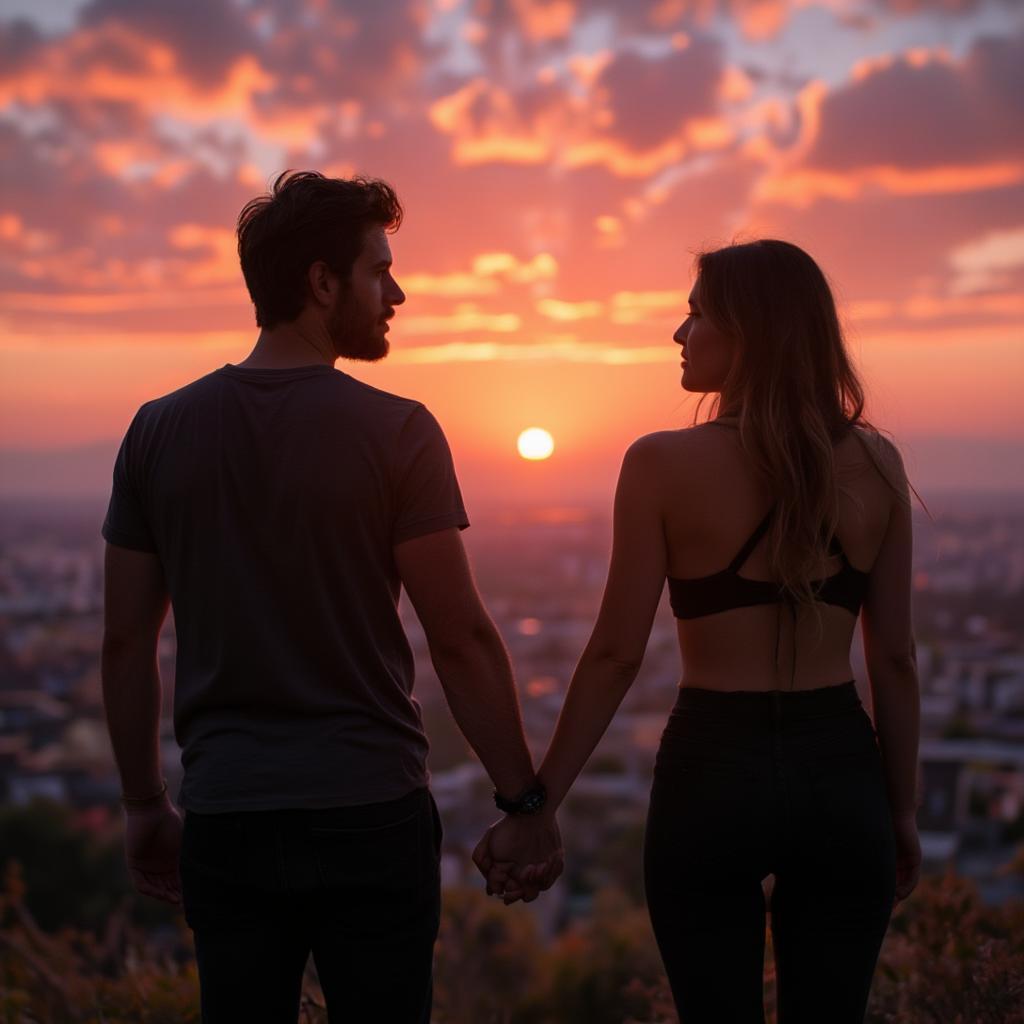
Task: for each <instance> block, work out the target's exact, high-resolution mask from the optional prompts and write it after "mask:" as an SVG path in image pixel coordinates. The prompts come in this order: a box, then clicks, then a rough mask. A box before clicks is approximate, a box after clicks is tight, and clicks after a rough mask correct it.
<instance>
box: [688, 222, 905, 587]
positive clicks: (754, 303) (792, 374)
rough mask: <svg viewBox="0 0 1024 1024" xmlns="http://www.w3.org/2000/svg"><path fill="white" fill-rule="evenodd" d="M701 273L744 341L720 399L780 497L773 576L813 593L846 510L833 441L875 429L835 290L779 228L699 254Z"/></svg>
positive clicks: (706, 296) (714, 312) (712, 310)
mask: <svg viewBox="0 0 1024 1024" xmlns="http://www.w3.org/2000/svg"><path fill="white" fill-rule="evenodd" d="M697 281H698V299H699V303H700V308H701V313H702V315H703V316H706V317H707V318H708V319H709V320H710V321H711V323H712V324H713V325H714V326H715V327H716V328H717V329H718V330H719V331H721V332H722V333H724V334H726V335H727V336H729V337H731V338H732V339H733V340H734V341H735V342H736V344H737V357H736V358H735V359H734V360H733V365H732V367H731V369H730V371H729V374H728V376H727V379H726V381H725V383H724V384H723V387H722V393H721V395H720V396H717V397H716V399H715V403H716V411H719V412H723V413H729V412H735V413H736V414H737V415H738V418H739V435H740V443H741V445H742V446H743V448H744V450H745V451H746V452H747V453H748V455H749V456H750V457H751V458H752V460H753V462H754V465H755V467H756V468H757V470H758V472H759V473H760V474H761V476H762V478H763V479H764V480H765V482H766V484H767V486H768V488H769V490H770V492H771V493H772V495H773V497H774V499H775V513H774V515H773V517H772V522H771V528H770V531H769V534H768V552H769V559H770V565H771V566H772V570H773V576H774V578H775V579H777V580H778V581H779V583H780V586H781V588H782V591H783V594H784V596H786V597H788V598H790V599H791V600H792V601H793V602H794V603H795V604H797V605H808V604H810V603H811V602H812V601H813V598H814V590H813V588H812V586H811V582H812V580H814V579H815V578H816V577H817V576H820V571H819V567H820V566H821V565H822V564H824V560H825V559H826V558H827V554H826V552H827V548H828V545H829V544H830V542H831V540H832V538H833V536H834V535H835V532H836V527H837V525H838V521H839V485H838V482H837V479H836V472H835V454H834V446H835V444H836V442H837V441H838V440H839V439H840V438H841V437H843V436H844V435H845V434H846V433H847V432H848V431H850V430H852V429H853V428H854V427H860V428H861V429H862V430H864V431H866V432H868V434H870V435H874V437H875V438H878V431H877V429H876V428H874V427H873V426H871V424H869V423H868V422H867V421H866V420H865V419H864V415H863V413H864V388H863V386H862V384H861V382H860V379H859V377H858V375H857V372H856V370H855V369H854V367H853V364H852V363H851V361H850V359H849V356H848V355H847V352H846V346H845V344H844V341H843V332H842V329H841V327H840V324H839V317H838V315H837V313H836V306H835V301H834V299H833V297H832V291H831V289H830V288H829V285H828V281H827V280H826V279H825V275H824V274H823V273H822V272H821V270H820V268H819V267H818V265H817V264H816V263H815V262H814V260H813V259H811V257H810V256H808V255H807V253H805V252H804V251H803V250H802V249H800V248H798V247H797V246H795V245H792V244H791V243H789V242H780V241H776V240H774V239H762V240H759V241H754V242H747V243H743V244H739V245H730V246H727V247H725V248H722V249H717V250H713V251H708V252H703V253H701V254H699V255H698V257H697ZM722 403H725V405H724V408H723V407H722ZM860 439H861V440H862V442H863V438H860ZM871 447H873V445H866V444H865V445H864V449H865V451H866V452H867V453H868V455H869V457H870V458H871V459H872V461H873V462H874V464H875V465H876V467H877V468H878V469H879V471H880V472H881V473H882V475H883V477H884V478H885V479H886V481H887V482H888V483H889V484H890V486H892V487H893V489H894V490H896V492H897V494H899V495H900V496H901V498H902V497H903V491H902V489H901V487H900V486H899V481H894V480H893V479H892V478H891V477H892V474H891V473H890V472H887V471H886V470H885V469H884V468H883V466H882V465H880V463H879V460H878V458H877V456H876V455H875V454H874V453H872V452H871V450H870V449H871Z"/></svg>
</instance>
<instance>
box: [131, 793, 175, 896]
mask: <svg viewBox="0 0 1024 1024" xmlns="http://www.w3.org/2000/svg"><path fill="white" fill-rule="evenodd" d="M125 818H126V821H125V835H124V851H125V860H126V861H127V864H128V874H129V875H130V876H131V879H132V884H133V885H134V886H135V888H136V889H137V890H138V891H139V892H140V893H142V894H143V895H144V896H152V897H153V898H154V899H158V900H163V901H164V902H165V903H173V904H175V905H178V904H180V903H181V878H180V876H179V874H178V856H179V854H180V853H181V830H182V823H181V815H180V814H178V811H177V809H176V808H175V806H174V805H173V804H172V803H171V801H170V800H168V799H167V797H166V796H165V797H164V799H163V801H162V802H161V803H158V804H156V805H155V806H153V807H144V808H126V809H125Z"/></svg>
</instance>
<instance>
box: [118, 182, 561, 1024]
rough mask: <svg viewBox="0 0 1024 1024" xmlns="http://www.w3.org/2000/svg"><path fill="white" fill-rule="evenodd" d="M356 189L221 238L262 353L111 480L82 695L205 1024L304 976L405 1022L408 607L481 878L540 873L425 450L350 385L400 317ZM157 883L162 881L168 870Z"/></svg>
mask: <svg viewBox="0 0 1024 1024" xmlns="http://www.w3.org/2000/svg"><path fill="white" fill-rule="evenodd" d="M401 217H402V208H401V206H400V204H399V202H398V199H397V197H396V196H395V193H394V192H393V191H392V189H391V188H390V187H389V186H388V185H386V184H385V183H383V182H380V181H372V180H365V179H355V180H341V179H331V178H325V177H324V176H323V175H321V174H318V173H317V172H313V171H309V172H301V173H291V172H285V173H284V174H282V175H281V176H280V177H279V178H278V179H277V181H276V182H275V184H274V187H273V191H272V193H271V194H269V195H265V196H261V197H259V198H257V199H254V200H253V201H252V202H250V203H249V204H248V205H247V206H246V207H245V208H244V209H243V211H242V213H241V215H240V217H239V222H238V249H239V256H240V260H241V265H242V272H243V275H244V277H245V281H246V284H247V286H248V288H249V294H250V295H251V297H252V301H253V304H254V306H255V311H256V323H257V325H258V326H259V327H260V328H261V333H260V335H259V338H258V340H257V342H256V345H255V347H254V348H253V350H252V352H251V353H250V354H249V356H248V357H247V358H246V359H244V360H243V361H242V362H240V363H238V364H228V365H226V366H224V367H222V368H221V369H219V370H216V371H214V372H212V373H210V374H208V375H206V376H204V377H202V378H200V379H199V380H197V381H194V382H193V383H191V384H189V385H188V386H186V387H184V388H182V389H180V390H178V391H175V392H173V393H172V394H169V395H166V396H164V397H162V398H158V399H156V400H154V401H152V402H148V403H146V404H145V405H143V406H142V408H141V409H140V410H139V411H138V413H137V414H136V416H135V418H134V420H133V421H132V423H131V426H130V427H129V429H128V432H127V434H126V436H125V438H124V441H123V443H122V445H121V449H120V452H119V454H118V457H117V462H116V465H115V469H114V486H113V492H112V496H111V500H110V507H109V510H108V513H107V517H106V520H105V522H104V525H103V535H104V537H105V538H106V540H107V542H108V543H107V549H106V587H105V591H106V592H105V601H106V611H105V629H104V639H103V692H104V702H105V705H106V711H107V720H108V724H109V727H110V733H111V738H112V743H113V748H114V753H115V756H116V759H117V763H118V767H119V770H120V773H121V781H122V785H123V789H124V796H123V798H122V802H123V804H124V806H125V811H126V817H127V824H126V854H127V861H128V866H129V870H130V872H131V875H132V878H133V881H134V883H135V885H136V887H137V888H138V890H139V891H140V892H142V893H145V894H147V895H150V896H154V897H156V898H157V899H163V900H167V901H169V902H172V903H177V902H181V903H182V904H183V907H184V911H185V916H186V920H187V921H188V924H189V926H190V927H191V928H192V930H193V933H194V937H195V946H196V958H197V962H198V966H199V979H200V991H201V1001H202V1012H203V1020H204V1021H208V1022H216V1021H240V1020H244V1021H264V1020H265V1021H275V1022H276V1021H294V1020H296V1018H297V1015H298V1005H299V995H300V987H301V980H302V973H303V969H304V967H305V964H306V961H307V958H308V956H309V954H310V952H312V954H313V957H314V961H315V963H316V967H317V971H318V975H319V978H320V982H321V985H322V987H323V990H324V994H325V997H326V999H327V1004H328V1008H329V1012H330V1013H331V1014H332V1016H333V1015H334V1014H335V1013H337V1014H339V1015H344V1019H351V1020H358V1021H362V1020H387V1021H396V1022H405V1021H408V1022H427V1021H429V1019H430V1004H431V957H432V949H433V943H434V940H435V938H436V935H437V930H438V922H439V901H440V878H439V852H440V840H441V824H440V821H439V819H438V816H437V809H436V806H435V805H434V802H433V798H432V797H431V795H430V791H429V788H428V784H429V775H428V772H427V768H426V753H427V741H426V738H425V736H424V734H423V729H422V724H421V719H420V713H419V705H418V704H417V702H416V701H415V700H414V699H413V698H412V696H411V690H412V684H413V659H412V655H411V651H410V649H409V645H408V642H407V640H406V637H405V634H404V632H403V630H402V627H401V623H400V621H399V617H398V611H397V605H398V598H399V593H400V589H401V587H402V586H404V587H405V589H406V591H407V593H408V595H409V598H410V600H411V601H412V604H413V607H414V608H415V610H416V612H417V614H418V616H419V618H420V621H421V623H422V625H423V628H424V631H425V633H426V637H427V640H428V643H429V646H430V653H431V657H432V660H433V663H434V666H435V668H436V670H437V673H438V676H439V678H440V680H441V683H442V686H443V688H444V691H445V695H446V697H447V699H448V702H449V705H450V707H451V710H452V713H453V715H454V718H455V720H456V722H457V724H458V725H459V727H460V728H461V730H462V731H463V733H464V734H465V736H466V738H467V740H468V741H469V743H470V745H471V746H472V747H473V749H474V750H475V751H476V752H477V754H478V755H479V757H480V759H481V761H482V762H483V764H484V766H485V768H486V769H487V771H488V773H489V774H490V776H491V778H492V780H493V782H494V785H495V790H496V802H498V804H499V806H503V809H504V808H507V809H511V810H512V812H513V814H512V816H511V818H509V819H507V821H508V822H510V823H511V824H508V825H506V824H505V823H502V824H501V825H499V826H496V828H495V829H492V831H491V833H490V834H489V847H488V856H489V857H492V858H493V859H494V861H495V862H496V863H498V864H505V865H507V866H508V870H509V871H511V872H512V873H513V875H515V874H516V873H517V871H516V869H515V868H514V867H513V866H514V865H519V866H524V865H531V864H533V865H537V866H538V869H540V867H541V866H544V870H545V871H546V874H545V875H544V878H543V883H544V884H543V886H542V885H540V884H536V883H534V884H531V883H525V882H524V883H523V884H522V885H519V884H518V883H514V882H513V883H510V885H509V893H512V896H511V897H510V896H509V895H508V894H506V897H505V898H506V901H509V899H510V898H515V897H516V896H522V897H523V898H526V899H530V898H533V897H535V896H536V893H537V890H538V889H539V888H541V887H547V885H549V884H550V883H551V881H553V880H554V877H555V876H556V875H557V873H558V871H560V849H559V837H558V834H557V827H555V826H554V825H553V823H552V822H551V821H550V820H547V819H546V818H545V816H541V815H538V814H535V813H533V816H532V818H531V812H536V811H537V810H539V808H540V807H541V806H542V805H543V790H542V787H539V786H538V785H537V782H536V776H535V774H534V770H533V765H532V762H531V757H530V754H529V751H528V749H527V746H526V743H525V741H524V737H523V731H522V725H521V721H520V716H519V706H518V702H517V699H516V693H515V688H514V684H513V679H512V672H511V667H510V664H509V659H508V655H507V653H506V651H505V648H504V646H503V644H502V642H501V639H500V637H499V636H498V633H497V631H496V629H495V627H494V625H493V623H492V621H491V619H490V618H489V616H488V614H487V612H486V611H485V609H484V607H483V605H482V603H481V601H480V598H479V596H478V594H477V592H476V587H475V584H474V582H473V579H472V576H471V573H470V570H469V566H468V563H467V559H466V555H465V552H464V549H463V546H462V541H461V538H460V530H462V529H464V528H465V527H466V526H467V525H468V519H467V517H466V513H465V510H464V508H463V503H462V498H461V494H460V491H459V486H458V482H457V480H456V476H455V471H454V468H453V465H452V460H451V454H450V452H449V449H448V445H447V442H446V441H445V438H444V435H443V433H442V432H441V428H440V427H439V426H438V424H437V421H436V420H435V419H434V418H433V416H432V415H431V414H430V413H429V412H428V411H427V409H426V408H425V407H424V406H423V405H422V404H420V403H419V402H415V401H410V400H408V399H405V398H399V397H397V396H394V395H390V394H387V393H385V392H383V391H379V390H376V389H374V388H371V387H368V386H367V385H365V384H362V383H360V382H358V381H356V380H355V379H353V378H352V377H350V376H348V375H347V374H345V373H342V372H341V371H339V370H336V369H335V368H334V364H335V362H336V360H337V359H339V358H340V357H344V358H349V359H357V360H366V361H373V360H378V359H381V358H383V357H384V356H385V355H386V354H387V351H388V340H387V332H388V330H389V321H390V320H391V318H392V317H393V316H394V315H395V309H396V307H397V306H399V305H400V304H401V303H402V302H404V301H405V296H404V294H403V293H402V290H401V289H400V288H399V286H398V284H397V283H396V281H395V279H394V277H393V275H392V273H391V262H392V261H391V251H390V247H389V244H388V238H387V233H388V232H389V231H394V230H396V229H397V228H398V226H399V224H400V222H401ZM168 605H171V606H172V607H173V610H174V620H175V629H176V633H177V641H178V655H177V672H176V685H175V694H174V727H175V734H176V737H177V740H178V742H179V744H180V745H181V748H182V764H183V766H184V780H183V783H182V786H181V790H180V792H179V794H178V802H179V804H180V805H181V806H182V807H183V808H184V810H185V817H184V823H183V824H182V820H181V818H180V816H179V814H178V811H177V810H176V809H175V807H174V805H173V804H172V803H171V800H170V799H169V796H168V794H167V791H166V783H164V781H163V780H162V778H161V773H160V768H159V758H158V741H157V732H158V722H159V709H160V678H159V674H158V669H157V660H156V648H157V638H158V634H159V632H160V628H161V625H162V623H163V620H164V618H165V615H166V612H167V609H168ZM179 863H180V874H179Z"/></svg>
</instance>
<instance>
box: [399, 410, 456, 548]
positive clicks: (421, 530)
mask: <svg viewBox="0 0 1024 1024" xmlns="http://www.w3.org/2000/svg"><path fill="white" fill-rule="evenodd" d="M397 463H398V464H397V472H396V474H395V481H396V486H397V501H396V514H395V522H394V527H393V529H392V535H391V538H392V539H391V542H392V544H400V543H401V542H402V541H404V540H411V539H412V538H413V537H419V536H422V535H423V534H425V533H434V532H435V531H437V530H446V529H449V528H450V527H452V526H457V527H458V528H459V529H460V530H464V529H465V528H466V527H467V526H469V519H468V517H467V516H466V509H465V506H464V505H463V503H462V492H461V491H460V490H459V481H458V479H457V478H456V476H455V464H454V463H453V462H452V453H451V450H450V449H449V447H448V441H447V440H446V439H445V436H444V432H443V431H442V430H441V425H440V424H439V423H438V422H437V420H436V419H434V417H433V415H432V414H431V413H430V411H429V410H428V409H427V408H426V407H425V406H422V405H418V406H416V408H415V410H414V411H413V412H412V414H411V415H410V416H409V418H408V419H407V420H406V421H405V424H404V425H403V427H402V430H401V432H400V434H399V439H398V455H397Z"/></svg>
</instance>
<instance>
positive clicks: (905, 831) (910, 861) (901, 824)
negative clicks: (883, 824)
mask: <svg viewBox="0 0 1024 1024" xmlns="http://www.w3.org/2000/svg"><path fill="white" fill-rule="evenodd" d="M892 826H893V831H894V832H895V834H896V903H899V902H900V901H901V900H905V899H906V898H907V897H908V896H909V895H910V894H911V893H912V892H913V891H914V889H915V887H916V886H917V883H918V881H919V880H920V878H921V839H920V837H919V836H918V834H917V819H916V817H915V816H914V815H913V814H911V815H900V816H899V817H896V818H893V820H892Z"/></svg>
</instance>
